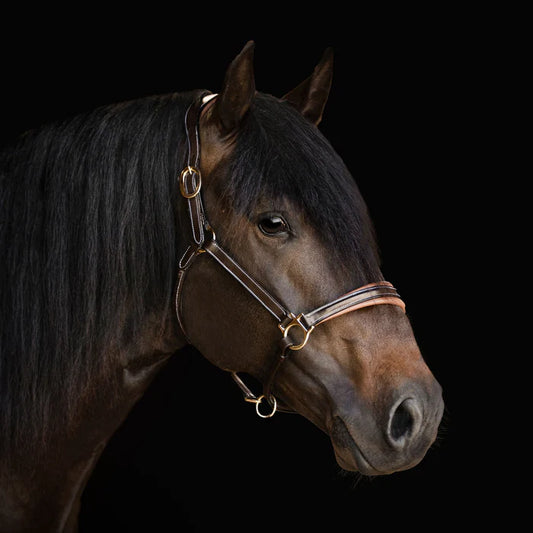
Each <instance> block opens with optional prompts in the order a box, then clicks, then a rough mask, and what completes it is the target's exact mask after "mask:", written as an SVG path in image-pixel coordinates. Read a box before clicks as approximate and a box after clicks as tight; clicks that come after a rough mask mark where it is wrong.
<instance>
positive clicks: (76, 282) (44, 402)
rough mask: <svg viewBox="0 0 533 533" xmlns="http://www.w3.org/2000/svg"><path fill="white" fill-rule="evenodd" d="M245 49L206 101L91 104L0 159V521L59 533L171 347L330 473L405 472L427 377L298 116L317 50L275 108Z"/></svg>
mask: <svg viewBox="0 0 533 533" xmlns="http://www.w3.org/2000/svg"><path fill="white" fill-rule="evenodd" d="M253 49H254V44H253V43H252V42H249V43H247V44H246V46H245V47H244V48H243V50H242V51H241V52H240V53H239V54H238V55H237V57H236V58H235V59H234V60H233V62H232V63H231V64H230V66H229V67H228V69H227V71H226V75H225V79H224V82H223V84H222V89H221V91H220V93H219V94H217V95H214V94H211V93H209V91H204V90H195V91H190V92H183V93H174V94H169V95H160V96H153V97H147V98H142V99H138V100H133V101H129V102H124V103H119V104H114V105H108V106H104V107H100V108H98V109H96V110H94V111H92V112H88V113H85V114H81V115H79V116H76V117H74V118H71V119H68V120H65V121H63V122H60V123H55V124H51V125H47V126H43V127H41V128H39V129H37V130H34V131H31V132H28V133H26V134H25V135H23V136H22V137H21V138H20V139H18V140H17V141H16V143H15V144H13V145H12V146H10V147H8V148H7V149H5V150H4V151H3V152H2V155H1V169H2V173H1V188H0V243H1V259H0V265H1V271H0V284H1V304H0V305H1V314H0V316H1V321H2V326H1V331H0V341H1V342H0V349H1V352H0V406H1V409H0V531H2V532H5V531H9V532H10V533H15V532H21V531H34V530H36V531H42V532H45V531H61V532H70V531H76V530H77V518H78V512H79V508H80V497H81V495H82V492H83V490H84V487H85V485H86V483H87V480H88V479H89V477H90V475H91V472H92V471H93V469H94V467H95V464H96V462H97V461H98V458H99V456H100V455H101V453H102V451H103V449H104V447H105V446H106V443H107V442H108V440H109V439H110V437H111V435H112V434H113V433H114V431H115V430H116V429H117V428H118V426H119V425H120V424H121V423H122V422H123V421H124V419H125V418H126V416H127V415H128V412H129V411H130V410H131V409H132V406H133V405H134V404H135V403H136V402H137V401H138V400H139V398H140V397H141V396H142V394H143V392H144V391H145V390H146V388H147V387H148V386H149V384H150V382H151V381H152V379H153V378H154V376H155V375H156V374H157V373H158V372H159V371H160V370H161V369H162V368H163V367H164V366H165V363H166V362H167V361H168V359H169V358H170V357H171V356H172V355H173V354H175V353H176V352H177V351H178V350H180V348H182V347H184V346H186V345H187V344H192V345H194V346H195V347H196V348H197V349H198V350H199V351H200V352H201V353H202V354H203V355H204V356H205V357H206V358H207V359H208V360H209V361H211V362H212V363H213V364H215V365H216V366H218V367H219V368H222V369H224V370H227V371H229V372H231V374H232V376H233V377H234V379H235V381H236V383H237V385H238V386H239V387H240V388H241V390H242V392H243V394H244V399H245V400H246V401H248V402H250V403H251V404H252V405H255V410H256V412H257V415H259V416H261V417H263V418H269V417H272V416H273V415H274V414H275V413H277V412H278V411H292V412H297V413H299V414H301V415H303V416H304V417H306V418H307V419H309V420H310V421H311V422H312V423H313V424H315V425H316V426H317V427H318V428H320V429H322V430H323V431H324V432H326V433H327V434H329V436H330V437H331V442H332V446H333V450H334V453H335V456H336V459H337V462H338V464H339V465H340V466H341V467H342V468H343V469H345V470H348V471H359V472H361V473H362V474H366V475H382V474H388V473H392V472H396V471H400V470H404V469H407V468H410V467H412V466H414V465H416V464H417V463H418V462H419V461H420V460H421V459H422V458H423V456H424V454H425V452H426V451H427V450H428V448H429V447H430V445H431V444H432V442H433V441H434V439H435V437H436V433H437V429H438V426H439V423H440V419H441V416H442V412H443V401H442V393H441V388H440V385H439V384H438V382H437V381H436V379H435V378H434V376H433V375H432V373H431V372H430V370H429V369H428V367H427V366H426V364H425V362H424V361H423V358H422V356H421V353H420V351H419V348H418V347H417V343H416V341H415V338H414V335H413V332H412V329H411V326H410V323H409V320H408V318H407V315H406V313H405V305H404V303H403V301H402V300H401V298H400V296H399V294H398V292H397V291H396V289H395V288H394V287H393V286H392V285H391V284H390V283H388V282H386V281H385V280H384V279H383V275H382V273H381V270H380V262H379V257H378V252H377V246H376V242H375V237H374V234H373V229H372V224H371V221H370V219H369V216H368V213H367V208H366V206H365V203H364V201H363V199H362V197H361V195H360V193H359V191H358V188H357V186H356V183H355V181H354V179H353V177H352V176H351V174H350V173H349V171H348V170H347V168H346V167H345V165H344V163H343V162H342V160H341V158H340V157H339V156H338V155H337V154H336V153H335V151H334V150H333V148H332V147H331V145H330V144H329V143H328V141H327V140H326V139H325V138H324V136H323V135H322V134H321V133H320V131H319V129H318V127H317V126H318V124H319V123H320V121H321V118H322V114H323V111H324V107H325V105H326V101H327V98H328V95H329V91H330V87H331V81H332V71H333V56H332V52H331V50H329V49H328V50H327V51H326V52H325V53H324V55H323V57H322V59H321V60H320V62H319V63H318V65H317V66H316V68H315V70H314V72H313V73H312V74H311V76H310V77H309V78H307V79H306V80H305V81H304V82H302V83H301V84H300V85H298V86H297V87H296V88H295V89H293V90H292V91H290V92H289V93H287V94H286V95H285V96H284V97H283V98H281V99H279V98H275V97H273V96H271V95H267V94H263V93H259V92H257V91H256V89H255V81H254V76H253ZM246 375H250V376H252V377H253V378H255V379H256V380H258V381H259V382H261V383H262V384H263V390H262V391H261V392H258V391H255V392H253V391H252V390H251V385H250V384H249V383H247V378H246ZM252 388H253V387H252Z"/></svg>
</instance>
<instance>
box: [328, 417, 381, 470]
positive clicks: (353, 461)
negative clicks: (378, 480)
mask: <svg viewBox="0 0 533 533" xmlns="http://www.w3.org/2000/svg"><path fill="white" fill-rule="evenodd" d="M330 436H331V442H332V444H333V451H334V452H335V458H336V460H337V463H338V465H339V466H340V467H341V468H342V469H343V470H347V471H349V472H360V473H361V474H364V475H367V476H376V475H380V474H383V473H384V472H380V471H379V470H377V469H376V468H374V467H373V466H372V465H371V464H370V463H369V462H368V460H367V459H366V457H365V456H364V455H363V453H362V452H361V450H360V448H359V446H358V445H357V443H356V442H355V439H354V438H353V437H352V435H351V434H350V432H349V431H348V428H347V427H346V424H345V423H344V421H343V420H342V419H341V418H339V417H335V419H334V422H333V426H332V428H331V431H330Z"/></svg>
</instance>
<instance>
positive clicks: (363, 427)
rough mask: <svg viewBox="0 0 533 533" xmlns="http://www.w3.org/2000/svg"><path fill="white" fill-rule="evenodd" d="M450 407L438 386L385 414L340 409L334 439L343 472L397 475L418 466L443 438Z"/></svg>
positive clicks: (404, 394) (402, 398)
mask: <svg viewBox="0 0 533 533" xmlns="http://www.w3.org/2000/svg"><path fill="white" fill-rule="evenodd" d="M443 409H444V403H443V401H442V393H441V387H440V385H439V384H438V382H437V381H436V380H433V382H432V383H431V384H430V386H429V388H428V387H424V388H422V387H417V386H413V385H410V386H408V387H407V388H406V390H404V391H399V392H398V393H397V395H396V398H395V400H394V401H392V402H390V404H389V406H388V407H387V408H385V409H378V410H377V412H376V410H372V409H371V410H368V409H365V410H362V409H359V408H358V407H357V406H352V407H351V408H350V410H349V411H348V410H346V409H342V408H341V409H339V410H338V412H337V413H336V414H335V415H334V416H333V417H332V418H331V424H330V427H329V434H330V437H331V441H332V444H333V448H334V451H335V456H336V459H337V462H338V464H339V466H340V467H341V468H343V469H344V470H349V471H359V472H361V473H362V474H365V475H372V476H374V475H383V474H391V473H393V472H398V471H401V470H407V469H408V468H412V467H413V466H415V465H416V464H418V463H419V462H420V461H421V460H422V459H423V457H424V455H425V454H426V452H427V450H428V449H429V448H430V446H431V445H432V444H433V442H434V441H435V439H436V437H437V431H438V427H439V424H440V421H441V418H442V413H443Z"/></svg>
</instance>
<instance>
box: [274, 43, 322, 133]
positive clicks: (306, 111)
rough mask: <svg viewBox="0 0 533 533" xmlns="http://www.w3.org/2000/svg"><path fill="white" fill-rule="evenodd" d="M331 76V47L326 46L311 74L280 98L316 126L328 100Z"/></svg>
mask: <svg viewBox="0 0 533 533" xmlns="http://www.w3.org/2000/svg"><path fill="white" fill-rule="evenodd" d="M332 78H333V49H332V48H327V49H326V50H325V52H324V54H323V55H322V59H321V60H320V62H319V63H318V65H317V66H316V67H315V70H314V71H313V74H311V76H309V78H307V79H306V80H305V81H303V82H302V83H300V85H298V87H296V88H294V89H293V90H292V91H290V92H288V93H287V94H286V95H285V96H284V97H283V98H282V100H287V101H288V102H289V103H291V104H292V105H293V106H294V107H296V109H298V111H300V113H301V114H302V115H303V116H304V117H305V118H307V119H308V120H310V121H311V122H312V123H313V124H315V125H316V126H318V124H319V123H320V121H321V120H322V113H323V112H324V107H326V102H327V101H328V96H329V90H330V89H331V80H332Z"/></svg>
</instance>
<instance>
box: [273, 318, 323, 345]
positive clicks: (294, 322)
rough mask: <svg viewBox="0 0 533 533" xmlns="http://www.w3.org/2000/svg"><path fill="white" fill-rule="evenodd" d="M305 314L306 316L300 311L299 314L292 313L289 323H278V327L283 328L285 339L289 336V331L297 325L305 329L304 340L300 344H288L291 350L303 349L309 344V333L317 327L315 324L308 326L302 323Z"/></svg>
mask: <svg viewBox="0 0 533 533" xmlns="http://www.w3.org/2000/svg"><path fill="white" fill-rule="evenodd" d="M303 316H304V315H303V313H300V314H299V315H298V316H294V315H293V314H292V313H291V314H290V316H289V318H290V319H291V321H290V322H289V323H288V324H285V325H284V323H283V322H282V323H280V324H278V328H279V329H281V331H282V332H283V338H284V339H286V338H287V335H288V334H289V331H290V330H291V328H294V327H296V326H297V327H299V328H300V329H301V330H302V331H303V341H302V342H301V343H299V344H289V345H288V346H287V348H288V349H289V350H293V351H297V350H301V349H302V348H303V347H304V346H305V345H306V344H307V341H308V340H309V335H311V332H312V331H313V330H314V329H315V326H311V327H306V326H305V325H304V324H303V323H302V318H303Z"/></svg>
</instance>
